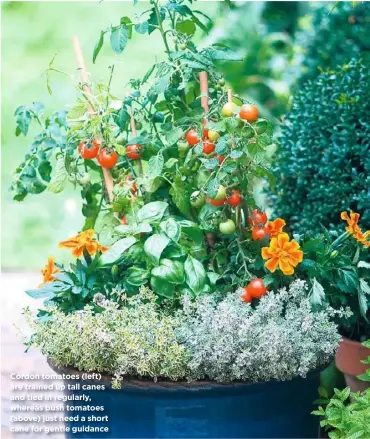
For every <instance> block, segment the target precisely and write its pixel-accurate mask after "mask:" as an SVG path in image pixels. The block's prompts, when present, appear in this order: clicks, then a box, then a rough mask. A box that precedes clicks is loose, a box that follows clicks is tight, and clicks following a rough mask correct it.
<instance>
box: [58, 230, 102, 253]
mask: <svg viewBox="0 0 370 439" xmlns="http://www.w3.org/2000/svg"><path fill="white" fill-rule="evenodd" d="M59 247H62V248H70V249H72V255H73V256H74V257H75V258H80V257H81V256H82V255H83V251H84V249H86V250H87V252H88V253H89V255H90V256H94V255H95V253H96V252H98V251H100V252H102V253H103V252H105V251H107V250H108V247H104V246H103V245H101V244H100V243H99V242H98V241H97V240H96V239H95V231H94V230H93V229H89V230H85V231H84V232H80V233H79V234H78V235H76V236H74V237H73V238H69V239H67V240H66V241H62V242H60V243H59Z"/></svg>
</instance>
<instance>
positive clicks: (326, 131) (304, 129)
mask: <svg viewBox="0 0 370 439" xmlns="http://www.w3.org/2000/svg"><path fill="white" fill-rule="evenodd" d="M273 162H274V164H273V167H274V172H275V175H276V177H277V184H276V188H275V191H274V193H273V194H271V204H272V206H273V208H274V210H275V214H276V215H279V216H281V217H283V218H285V220H286V221H287V223H288V224H289V225H290V226H291V228H292V229H293V231H294V232H304V231H310V230H311V231H312V230H314V231H318V230H320V229H321V227H320V224H323V225H324V226H326V227H332V226H337V227H338V225H339V224H340V229H343V228H344V224H343V221H341V219H340V212H341V211H343V210H349V209H352V210H354V211H356V212H359V213H361V215H362V218H361V226H362V227H363V228H366V229H370V76H369V71H368V69H367V68H366V67H365V66H364V65H363V64H361V63H359V62H356V61H351V62H350V64H348V65H347V66H345V67H343V68H342V69H340V70H337V72H336V73H322V74H321V75H319V76H318V78H317V79H316V81H315V82H311V81H310V82H308V83H307V84H306V86H305V87H303V88H302V89H301V91H299V92H298V93H297V95H296V96H295V97H294V99H293V103H292V107H291V110H290V112H289V113H288V114H287V117H286V118H285V121H284V124H283V126H282V133H281V137H280V139H279V147H278V149H277V152H276V154H275V157H274V160H273Z"/></svg>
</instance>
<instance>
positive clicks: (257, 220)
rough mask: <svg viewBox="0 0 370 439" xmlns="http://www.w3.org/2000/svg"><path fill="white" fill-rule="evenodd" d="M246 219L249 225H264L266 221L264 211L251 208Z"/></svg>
mask: <svg viewBox="0 0 370 439" xmlns="http://www.w3.org/2000/svg"><path fill="white" fill-rule="evenodd" d="M248 221H249V224H250V225H251V226H257V227H260V226H264V225H265V224H266V223H267V215H266V214H265V212H260V211H259V210H258V209H254V210H252V213H251V215H250V216H249V218H248Z"/></svg>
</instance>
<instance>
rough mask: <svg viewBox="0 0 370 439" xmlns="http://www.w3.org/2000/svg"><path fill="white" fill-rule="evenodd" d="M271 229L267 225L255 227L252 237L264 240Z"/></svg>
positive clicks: (256, 239)
mask: <svg viewBox="0 0 370 439" xmlns="http://www.w3.org/2000/svg"><path fill="white" fill-rule="evenodd" d="M269 234H270V233H269V231H268V229H266V227H253V229H252V239H253V241H262V240H263V239H264V238H265V236H269Z"/></svg>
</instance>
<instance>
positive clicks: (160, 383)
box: [47, 358, 330, 391]
mask: <svg viewBox="0 0 370 439" xmlns="http://www.w3.org/2000/svg"><path fill="white" fill-rule="evenodd" d="M47 363H48V364H49V366H50V367H51V368H52V369H53V370H54V371H55V372H57V373H66V372H68V373H69V374H75V375H81V374H83V373H89V374H92V373H94V372H93V371H90V372H85V371H81V370H78V369H75V368H74V367H70V366H57V364H56V362H55V361H54V360H53V359H52V358H47ZM329 364H330V363H328V364H327V365H325V366H319V367H318V368H316V369H314V370H310V371H309V372H308V373H307V375H306V377H302V376H300V375H296V376H294V377H293V378H292V379H290V380H285V381H278V380H270V381H255V382H253V381H231V382H228V383H221V382H218V381H211V380H196V381H190V382H189V381H184V380H182V381H181V380H179V381H170V380H168V379H167V380H165V379H158V380H157V381H154V380H153V379H149V378H142V379H140V378H138V377H128V376H126V377H124V378H123V379H122V380H121V381H120V383H121V388H122V389H123V388H129V387H131V388H142V389H163V390H165V389H166V390H167V389H168V390H189V391H192V390H193V391H196V390H207V389H208V390H209V389H214V388H217V389H238V388H245V387H247V386H249V387H252V386H257V385H262V384H274V385H281V384H283V383H285V382H290V381H292V380H296V379H306V378H307V377H311V376H314V375H316V374H319V373H320V372H321V371H322V370H324V369H325V368H326V367H328V365H329ZM98 373H99V374H100V375H101V379H100V380H96V379H85V380H84V382H85V383H93V382H94V383H96V382H97V381H99V382H101V383H102V384H106V385H107V387H108V388H111V387H112V378H113V376H112V375H109V374H107V373H100V372H98Z"/></svg>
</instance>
